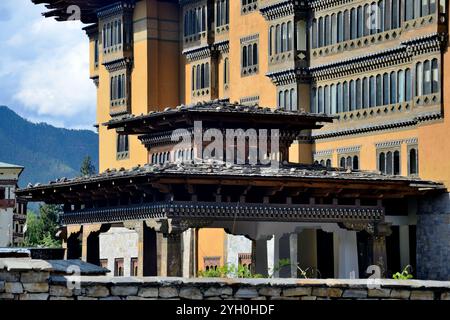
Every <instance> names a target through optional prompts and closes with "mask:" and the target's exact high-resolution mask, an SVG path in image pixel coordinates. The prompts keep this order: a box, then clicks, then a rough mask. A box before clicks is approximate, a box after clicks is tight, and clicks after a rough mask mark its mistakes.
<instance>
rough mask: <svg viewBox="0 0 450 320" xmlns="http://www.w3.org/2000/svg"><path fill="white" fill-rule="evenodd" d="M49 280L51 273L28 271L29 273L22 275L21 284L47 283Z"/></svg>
mask: <svg viewBox="0 0 450 320" xmlns="http://www.w3.org/2000/svg"><path fill="white" fill-rule="evenodd" d="M49 278H50V273H49V272H35V271H28V272H23V273H22V274H21V276H20V282H22V283H38V282H47V281H48V279H49Z"/></svg>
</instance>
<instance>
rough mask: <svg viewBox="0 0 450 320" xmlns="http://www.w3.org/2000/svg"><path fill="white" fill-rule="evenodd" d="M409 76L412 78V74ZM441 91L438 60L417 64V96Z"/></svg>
mask: <svg viewBox="0 0 450 320" xmlns="http://www.w3.org/2000/svg"><path fill="white" fill-rule="evenodd" d="M407 76H408V77H411V74H410V73H408V75H407ZM409 90H410V88H409ZM439 91H440V84H439V65H438V60H437V58H434V59H432V60H425V61H423V62H418V63H417V64H416V96H422V95H428V94H432V93H438V92H439Z"/></svg>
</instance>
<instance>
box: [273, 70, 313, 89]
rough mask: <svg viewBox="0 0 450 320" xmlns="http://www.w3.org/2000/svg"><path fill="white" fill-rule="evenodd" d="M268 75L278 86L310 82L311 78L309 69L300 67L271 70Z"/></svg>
mask: <svg viewBox="0 0 450 320" xmlns="http://www.w3.org/2000/svg"><path fill="white" fill-rule="evenodd" d="M266 76H267V77H269V78H270V80H271V81H272V83H274V84H275V85H277V86H284V85H290V84H295V83H298V82H300V83H310V79H311V78H310V73H309V69H308V68H300V67H299V68H295V69H285V70H277V71H273V72H269V73H267V74H266Z"/></svg>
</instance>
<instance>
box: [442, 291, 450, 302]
mask: <svg viewBox="0 0 450 320" xmlns="http://www.w3.org/2000/svg"><path fill="white" fill-rule="evenodd" d="M441 300H450V292H443V293H442V294H441Z"/></svg>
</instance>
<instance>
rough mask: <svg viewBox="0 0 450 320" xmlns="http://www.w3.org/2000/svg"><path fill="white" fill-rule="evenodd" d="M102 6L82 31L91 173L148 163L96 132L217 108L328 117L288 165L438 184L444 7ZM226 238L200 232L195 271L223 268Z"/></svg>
mask: <svg viewBox="0 0 450 320" xmlns="http://www.w3.org/2000/svg"><path fill="white" fill-rule="evenodd" d="M103 2H105V6H102V7H99V8H98V10H97V11H96V17H95V18H92V17H91V18H90V19H87V20H89V21H87V22H89V23H90V25H89V26H88V27H86V28H85V30H86V32H87V34H88V36H89V39H90V56H91V70H90V72H91V78H92V79H93V80H94V82H95V84H96V86H97V123H98V130H99V136H100V150H99V151H100V152H99V154H100V171H104V170H106V169H108V168H121V167H123V168H132V167H134V166H137V165H144V164H146V163H148V162H152V161H153V162H155V161H157V159H156V160H155V159H154V158H153V159H152V154H149V153H148V151H147V150H146V148H145V146H143V145H142V143H141V142H140V141H138V139H137V138H136V137H126V136H121V135H120V132H119V133H117V132H114V131H111V130H107V129H106V127H105V126H103V125H102V124H103V123H105V122H107V121H109V120H111V119H112V118H116V117H121V116H122V115H126V114H134V115H140V114H147V113H149V112H152V111H157V110H164V109H165V108H166V107H175V106H178V105H181V104H191V103H196V102H200V101H208V100H214V99H224V100H226V99H228V100H229V101H231V102H239V103H240V104H248V105H255V104H258V105H261V106H268V107H273V108H283V109H289V110H299V111H307V112H314V113H327V114H330V115H334V116H335V117H336V119H335V121H334V123H332V124H327V125H325V126H324V128H323V129H321V130H319V131H315V132H304V134H303V135H302V136H301V137H299V139H298V141H297V142H296V144H295V145H294V146H293V147H292V148H291V152H290V161H292V162H300V163H314V162H316V163H317V164H318V165H323V166H332V167H343V168H347V169H349V170H350V169H351V170H371V171H380V172H382V173H385V174H388V175H403V176H420V177H421V178H423V179H430V180H435V181H441V182H443V183H444V184H445V185H446V186H450V161H449V160H448V159H449V158H450V143H448V141H447V136H448V133H449V132H450V120H449V119H448V117H447V116H446V111H448V109H449V108H450V101H449V99H450V97H449V95H448V94H446V88H447V87H448V85H449V81H450V78H449V76H448V75H447V73H446V72H445V71H446V69H447V67H446V64H447V63H449V61H448V60H449V59H450V56H449V55H448V54H447V46H448V44H447V37H448V35H447V30H448V13H447V11H448V8H447V1H445V0H439V1H437V0H424V1H422V0H379V1H373V0H345V1H335V0H320V1H319V0H317V1H316V0H311V1H293V0H181V1H162V0H160V1H157V0H140V1H132V0H127V1H125V0H124V1H103ZM94 20H96V21H94ZM155 152H170V150H155ZM155 152H154V153H155ZM406 211H407V212H411V208H409V209H407V210H406ZM402 214H404V213H402ZM406 215H408V213H406ZM411 221H413V222H411V224H412V225H413V224H414V223H415V222H414V221H415V218H414V219H412V220H411ZM225 238H226V234H225V232H224V231H223V230H211V229H204V230H199V232H198V241H197V246H198V252H199V256H198V264H197V267H198V269H199V270H203V269H204V268H205V261H207V260H208V258H211V257H219V258H220V259H218V260H216V261H219V264H223V263H225V261H226V255H227V252H226V250H227V249H226V246H225V245H224V243H225ZM208 261H209V260H208Z"/></svg>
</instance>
